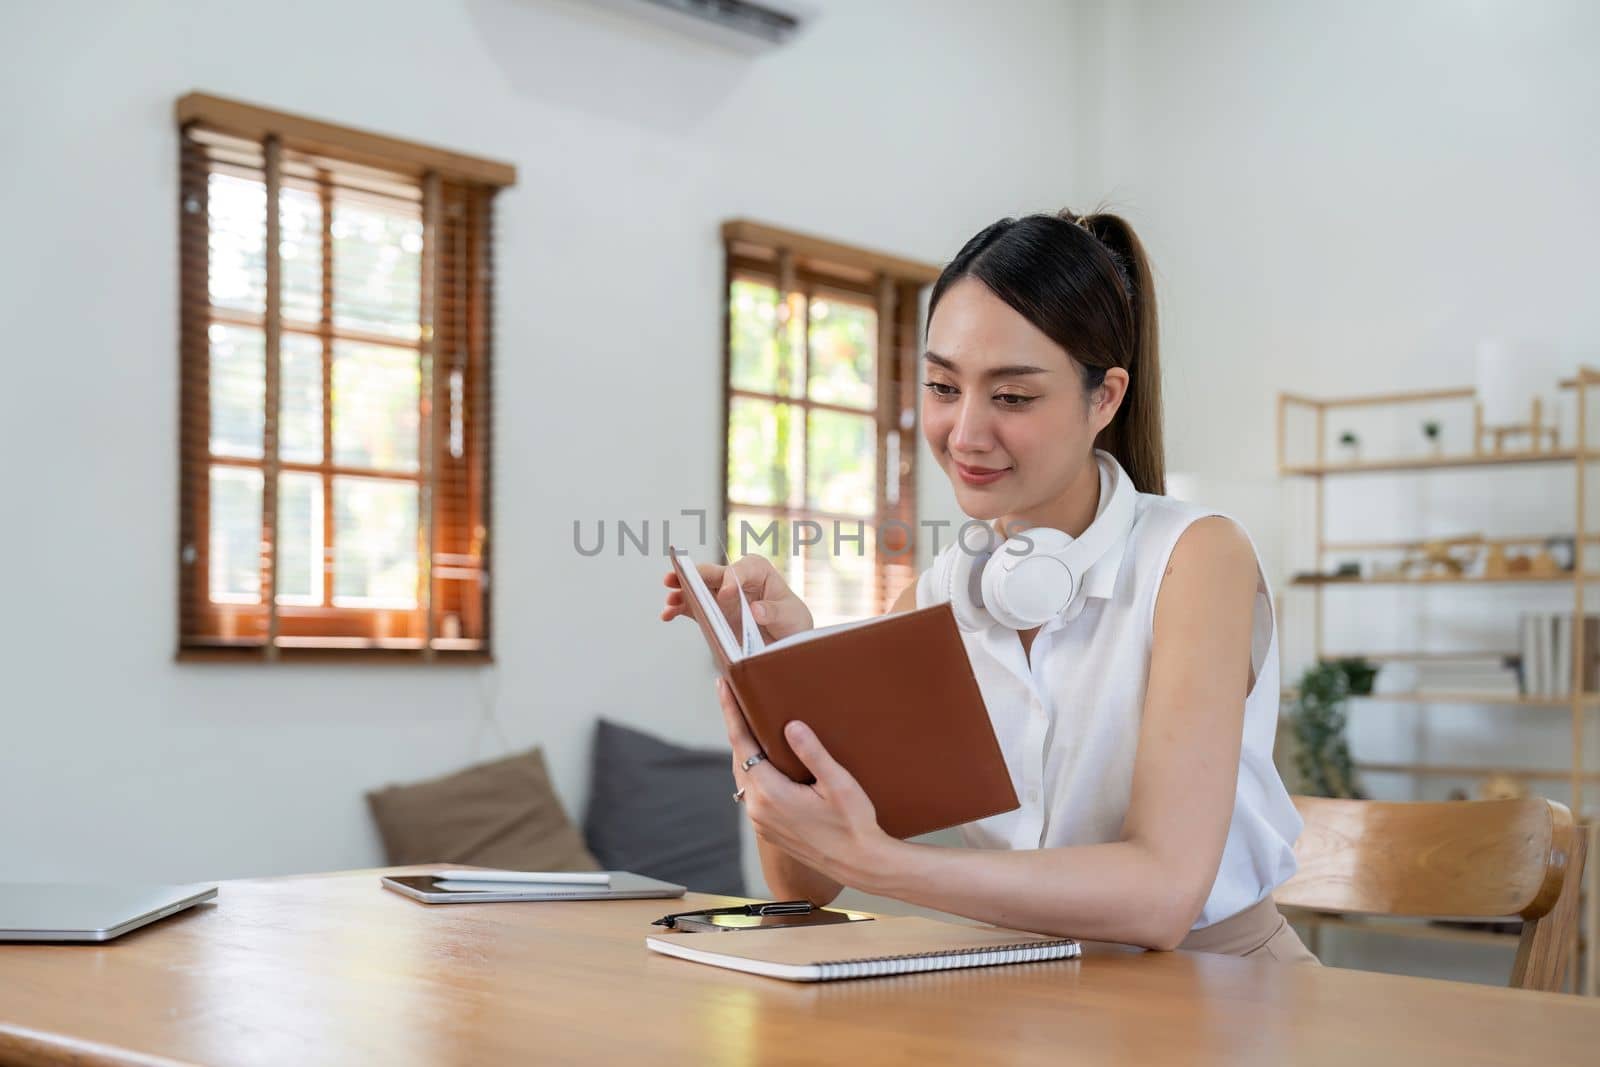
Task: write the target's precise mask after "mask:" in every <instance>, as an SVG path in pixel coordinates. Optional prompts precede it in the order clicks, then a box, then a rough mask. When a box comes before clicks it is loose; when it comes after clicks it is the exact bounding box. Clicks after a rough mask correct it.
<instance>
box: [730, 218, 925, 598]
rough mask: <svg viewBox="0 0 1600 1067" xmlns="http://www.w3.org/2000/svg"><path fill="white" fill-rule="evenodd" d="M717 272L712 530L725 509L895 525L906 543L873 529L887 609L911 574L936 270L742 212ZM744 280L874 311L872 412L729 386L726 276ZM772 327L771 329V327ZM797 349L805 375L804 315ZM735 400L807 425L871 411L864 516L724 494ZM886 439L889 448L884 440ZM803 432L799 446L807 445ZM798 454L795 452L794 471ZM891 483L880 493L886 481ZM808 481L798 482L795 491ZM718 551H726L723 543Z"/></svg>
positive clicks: (803, 395)
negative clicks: (924, 321) (925, 347)
mask: <svg viewBox="0 0 1600 1067" xmlns="http://www.w3.org/2000/svg"><path fill="white" fill-rule="evenodd" d="M722 241H723V250H724V268H725V270H724V279H723V287H722V300H723V321H722V450H721V464H720V467H719V470H720V474H719V477H720V479H721V484H722V494H721V513H720V515H719V516H718V525H717V529H718V530H720V531H723V532H724V534H725V533H726V531H727V529H728V517H729V515H730V514H731V513H732V511H733V510H734V509H736V508H737V509H738V510H739V511H746V512H754V513H757V514H760V515H763V516H771V517H772V518H773V519H776V520H779V521H786V522H794V521H798V520H806V519H812V520H819V521H823V522H831V521H834V520H839V521H842V522H856V521H862V522H870V523H872V524H873V526H874V528H875V529H876V530H877V531H879V533H880V534H881V533H882V532H883V531H884V530H885V529H886V528H887V526H888V524H890V523H898V524H903V526H897V527H896V529H903V530H904V532H905V534H906V537H907V541H906V543H905V544H904V545H903V546H899V547H898V548H895V547H886V546H885V543H884V539H883V538H882V537H881V536H880V537H875V538H874V539H873V540H874V545H875V553H876V556H875V559H874V563H873V575H874V583H873V586H874V594H873V595H874V603H873V605H872V607H873V610H874V611H875V612H876V613H877V614H882V613H884V612H886V611H888V609H889V607H890V606H891V605H892V603H893V601H894V598H895V596H896V595H898V593H899V590H900V589H902V588H904V586H905V585H906V584H908V583H909V582H910V581H912V580H913V579H914V578H915V576H916V553H917V499H916V457H917V410H918V404H917V399H918V397H917V363H918V360H919V359H920V357H921V314H922V310H921V309H922V291H923V290H924V289H925V288H926V287H927V286H929V285H931V284H933V282H934V281H936V280H937V279H938V277H939V273H940V268H939V267H937V266H934V265H932V264H927V263H921V262H918V261H916V260H912V259H906V258H903V257H900V256H893V255H889V254H886V253H882V252H874V251H871V250H868V249H863V248H857V247H854V246H851V245H847V244H842V243H840V242H837V241H831V240H828V239H825V238H820V237H814V236H811V235H809V234H803V233H797V232H794V231H792V230H784V229H781V228H779V227H775V226H769V225H766V224H763V223H758V222H752V221H750V220H747V219H733V220H730V221H728V222H725V223H724V224H723V226H722ZM740 280H748V281H755V282H759V283H761V284H767V285H771V286H772V287H773V288H774V289H776V290H777V292H778V295H779V300H780V301H784V300H787V299H788V296H789V294H792V293H796V292H798V293H803V294H805V299H804V306H805V307H806V308H807V309H808V310H807V314H808V315H809V308H810V303H811V298H812V296H813V295H816V294H818V293H819V292H820V293H822V294H824V295H827V294H837V295H838V296H840V297H842V298H843V299H845V300H847V301H848V302H850V303H855V304H859V305H863V306H866V307H870V308H873V309H874V310H875V311H876V312H877V322H878V338H877V359H876V364H877V366H876V369H877V388H876V390H875V396H876V405H875V408H874V409H872V410H869V409H866V408H854V407H850V406H848V405H836V404H829V403H826V402H821V401H815V400H812V399H811V398H810V396H809V382H805V383H802V387H801V389H800V395H798V396H794V397H778V396H775V395H769V394H765V393H756V392H750V391H747V390H742V389H735V388H734V387H733V351H732V343H733V308H732V299H731V297H732V291H733V284H734V282H735V281H740ZM780 328H781V327H780ZM801 335H802V337H804V338H805V343H806V345H807V351H806V353H805V356H804V362H805V366H806V370H807V375H808V376H809V370H810V352H809V344H810V329H809V323H807V325H806V327H804V328H803V329H802V331H801ZM736 398H752V399H758V400H766V401H770V402H775V403H782V404H786V405H790V406H793V407H795V408H798V409H800V410H802V411H803V412H804V413H805V415H804V416H803V417H805V418H806V419H807V424H808V426H809V414H810V412H811V411H813V410H823V411H839V412H844V413H846V414H850V415H855V416H868V415H870V416H872V417H873V419H874V421H875V424H876V438H875V439H876V448H875V452H876V463H877V470H876V474H875V481H874V486H873V496H874V511H873V514H871V515H867V516H859V515H834V514H832V513H829V512H825V511H821V510H817V509H812V508H807V507H803V506H802V507H797V508H796V507H788V506H786V505H782V504H777V505H752V504H745V503H739V502H735V501H732V500H730V499H729V483H728V462H729V456H728V432H729V427H730V425H731V417H732V406H733V401H734V400H735V399H736ZM891 440H892V441H893V442H894V445H895V447H894V449H893V450H891V448H890V447H889V446H890V442H891ZM809 449H810V445H809V440H808V443H807V447H806V453H808V452H809ZM891 451H893V452H894V454H896V455H897V456H898V469H897V470H893V471H891V470H889V469H888V462H889V456H890V454H891ZM807 461H808V457H807V455H806V454H805V453H802V470H801V477H802V479H804V478H806V477H807V471H806V469H805V467H806V463H807ZM891 486H892V488H893V489H894V490H895V493H894V497H895V499H894V500H893V502H891V501H890V499H889V497H890V495H891V494H890V492H889V490H890V488H891ZM808 491H809V486H803V487H802V494H804V493H806V492H808ZM728 550H729V551H730V552H732V551H734V546H732V545H729V546H728Z"/></svg>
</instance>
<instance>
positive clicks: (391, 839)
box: [367, 748, 600, 871]
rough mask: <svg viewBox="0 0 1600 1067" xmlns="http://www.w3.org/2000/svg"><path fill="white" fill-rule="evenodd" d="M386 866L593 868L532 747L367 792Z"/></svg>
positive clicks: (591, 858)
mask: <svg viewBox="0 0 1600 1067" xmlns="http://www.w3.org/2000/svg"><path fill="white" fill-rule="evenodd" d="M367 804H368V806H370V807H371V808H372V817H373V819H375V820H376V821H377V823H378V833H379V834H380V835H381V836H382V837H383V850H384V853H385V854H386V856H387V858H388V862H389V863H390V864H393V865H396V866H399V865H403V864H412V863H472V864H477V865H479V866H482V867H499V868H502V869H505V870H512V871H594V870H599V869H600V864H599V863H598V862H597V861H596V860H595V858H594V856H593V855H592V854H590V852H589V850H588V849H587V848H585V847H584V844H583V836H582V835H581V834H579V833H578V828H577V827H576V826H574V825H573V824H572V820H571V819H569V818H567V813H566V812H565V811H563V810H562V808H561V801H559V800H558V799H556V794H555V790H553V789H552V788H551V787H550V774H549V772H548V771H546V770H545V765H544V755H543V754H542V753H541V752H540V751H539V750H538V749H537V748H533V749H529V750H528V751H527V752H523V753H520V754H518V755H515V756H507V757H506V758H505V759H500V760H494V761H493V762H490V763H479V764H477V765H475V766H472V767H468V768H467V769H466V770H462V771H457V772H456V773H455V774H449V775H445V776H444V777H443V778H433V779H430V780H428V781H425V782H416V783H413V784H411V785H391V786H386V787H385V788H383V789H379V790H377V791H375V792H371V793H368V794H367Z"/></svg>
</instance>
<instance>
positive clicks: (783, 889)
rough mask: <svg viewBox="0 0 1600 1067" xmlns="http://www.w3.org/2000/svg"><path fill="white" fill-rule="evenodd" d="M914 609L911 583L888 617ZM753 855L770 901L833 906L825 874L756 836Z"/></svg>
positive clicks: (835, 891)
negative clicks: (769, 894)
mask: <svg viewBox="0 0 1600 1067" xmlns="http://www.w3.org/2000/svg"><path fill="white" fill-rule="evenodd" d="M916 606H917V584H916V582H912V583H911V584H910V585H908V586H906V587H905V589H903V590H901V592H900V595H899V596H898V597H897V598H896V599H895V602H894V606H893V607H891V608H890V609H889V614H891V615H893V614H895V613H896V612H901V611H910V610H911V609H912V608H914V607H916ZM736 751H737V750H736ZM735 762H736V763H738V762H740V761H738V760H736V761H735ZM740 770H741V769H740V768H739V767H735V769H734V774H735V776H736V777H737V776H738V775H739V774H740ZM756 852H757V853H758V854H759V855H760V857H761V873H762V875H763V876H764V877H765V878H766V880H767V888H768V889H770V890H772V893H773V898H774V899H776V900H801V899H804V900H809V901H811V903H813V904H815V905H817V906H818V907H822V906H824V905H827V904H831V903H833V902H834V900H835V899H837V898H838V896H839V893H840V891H841V890H843V889H844V886H843V885H841V884H840V883H838V882H836V881H834V880H833V879H832V878H829V877H828V876H827V875H825V874H819V873H817V872H816V871H814V870H812V869H811V868H810V867H807V866H806V865H805V864H803V863H801V862H800V861H799V860H797V859H795V858H794V857H793V856H791V855H789V853H787V852H785V851H784V850H783V849H781V848H779V847H778V846H776V845H774V844H772V843H771V842H769V841H767V840H766V839H765V838H763V837H761V836H760V835H757V837H756Z"/></svg>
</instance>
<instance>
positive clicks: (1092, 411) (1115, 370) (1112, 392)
mask: <svg viewBox="0 0 1600 1067" xmlns="http://www.w3.org/2000/svg"><path fill="white" fill-rule="evenodd" d="M1127 395H1128V372H1127V371H1125V370H1123V369H1122V368H1121V367H1108V368H1107V369H1106V377H1105V381H1103V382H1101V383H1100V388H1098V389H1096V390H1095V391H1094V393H1093V394H1092V395H1091V396H1090V397H1089V422H1090V425H1092V426H1093V427H1094V432H1095V433H1096V434H1097V435H1098V434H1099V433H1100V431H1101V430H1103V429H1105V428H1106V427H1107V426H1109V425H1111V420H1112V419H1114V418H1116V417H1117V412H1118V410H1120V409H1121V407H1122V398H1123V397H1125V396H1127Z"/></svg>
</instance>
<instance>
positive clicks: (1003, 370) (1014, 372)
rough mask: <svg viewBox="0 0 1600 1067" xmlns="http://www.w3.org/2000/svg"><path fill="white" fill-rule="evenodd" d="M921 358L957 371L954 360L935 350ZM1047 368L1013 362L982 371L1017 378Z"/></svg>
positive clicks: (986, 375) (1045, 372) (987, 376)
mask: <svg viewBox="0 0 1600 1067" xmlns="http://www.w3.org/2000/svg"><path fill="white" fill-rule="evenodd" d="M922 358H923V359H925V360H927V361H928V362H929V363H932V364H933V365H934V366H935V367H943V368H944V369H945V370H947V371H951V372H954V373H959V368H957V367H956V364H955V361H954V360H952V359H946V358H945V357H944V356H941V355H939V354H938V353H937V352H924V353H923V354H922ZM1048 373H1049V371H1048V369H1046V368H1044V367H1035V366H1031V365H1029V364H1027V363H1015V364H1012V365H1010V366H1007V367H990V368H989V369H988V370H986V371H984V372H983V376H984V377H985V378H1018V377H1021V376H1022V375H1024V374H1048Z"/></svg>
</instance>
